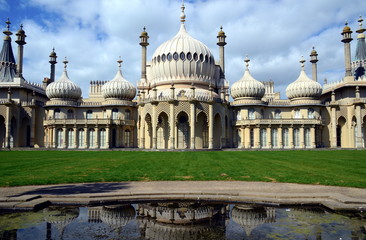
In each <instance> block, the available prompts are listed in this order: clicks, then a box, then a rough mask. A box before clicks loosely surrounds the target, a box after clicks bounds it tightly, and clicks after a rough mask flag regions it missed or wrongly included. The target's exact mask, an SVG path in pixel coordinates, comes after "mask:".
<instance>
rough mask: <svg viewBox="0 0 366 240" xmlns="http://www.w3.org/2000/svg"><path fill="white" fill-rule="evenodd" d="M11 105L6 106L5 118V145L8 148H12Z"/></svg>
mask: <svg viewBox="0 0 366 240" xmlns="http://www.w3.org/2000/svg"><path fill="white" fill-rule="evenodd" d="M10 114H11V106H10V105H9V106H6V119H5V128H6V132H5V139H6V140H5V141H6V144H5V147H6V148H10V138H11V136H10V135H11V116H10Z"/></svg>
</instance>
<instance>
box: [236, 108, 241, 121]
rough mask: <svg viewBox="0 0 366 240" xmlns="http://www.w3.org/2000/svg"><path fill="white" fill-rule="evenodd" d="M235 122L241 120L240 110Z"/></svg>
mask: <svg viewBox="0 0 366 240" xmlns="http://www.w3.org/2000/svg"><path fill="white" fill-rule="evenodd" d="M236 120H238V121H240V120H241V112H240V110H238V112H237V113H236Z"/></svg>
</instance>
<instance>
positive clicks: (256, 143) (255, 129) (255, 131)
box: [254, 127, 261, 148]
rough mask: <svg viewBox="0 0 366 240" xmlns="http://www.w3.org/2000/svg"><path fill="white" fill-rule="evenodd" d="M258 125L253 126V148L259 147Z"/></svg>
mask: <svg viewBox="0 0 366 240" xmlns="http://www.w3.org/2000/svg"><path fill="white" fill-rule="evenodd" d="M260 134H261V132H260V127H255V128H254V148H260V146H261V144H260Z"/></svg>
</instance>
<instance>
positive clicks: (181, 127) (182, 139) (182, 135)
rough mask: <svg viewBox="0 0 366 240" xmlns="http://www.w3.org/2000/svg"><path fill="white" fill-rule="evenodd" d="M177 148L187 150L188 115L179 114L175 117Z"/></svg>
mask: <svg viewBox="0 0 366 240" xmlns="http://www.w3.org/2000/svg"><path fill="white" fill-rule="evenodd" d="M177 120H178V121H177V122H178V125H177V128H178V129H177V130H178V131H177V135H178V136H177V147H178V148H179V149H186V148H189V132H190V127H189V122H188V115H187V113H185V112H180V113H179V114H178V115H177Z"/></svg>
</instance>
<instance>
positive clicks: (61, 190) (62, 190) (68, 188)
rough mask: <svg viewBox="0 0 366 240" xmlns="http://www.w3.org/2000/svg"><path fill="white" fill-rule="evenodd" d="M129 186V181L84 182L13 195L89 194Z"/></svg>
mask: <svg viewBox="0 0 366 240" xmlns="http://www.w3.org/2000/svg"><path fill="white" fill-rule="evenodd" d="M126 188H128V183H84V184H75V185H72V184H68V185H57V186H49V187H44V188H37V189H35V190H31V191H26V192H23V193H21V194H17V195H13V196H12V197H18V196H22V195H33V194H40V195H73V194H83V193H84V194H88V193H107V192H113V191H116V190H121V189H126Z"/></svg>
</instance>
